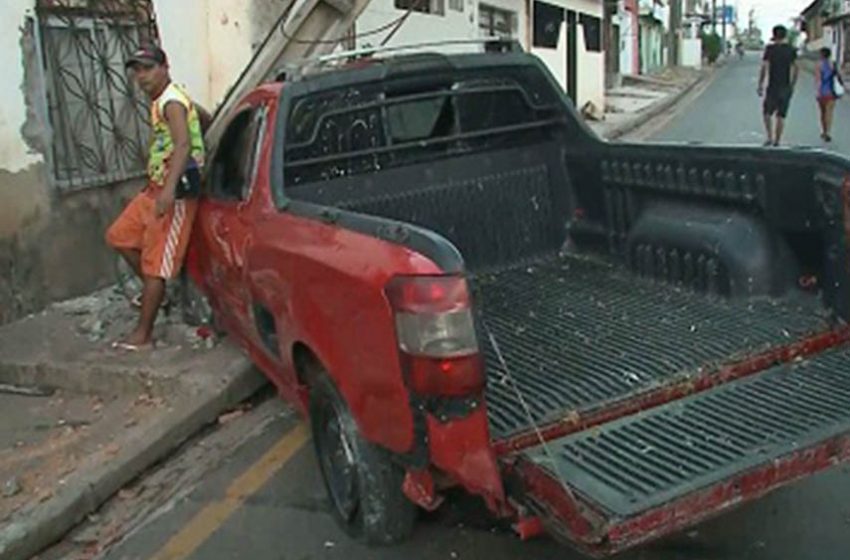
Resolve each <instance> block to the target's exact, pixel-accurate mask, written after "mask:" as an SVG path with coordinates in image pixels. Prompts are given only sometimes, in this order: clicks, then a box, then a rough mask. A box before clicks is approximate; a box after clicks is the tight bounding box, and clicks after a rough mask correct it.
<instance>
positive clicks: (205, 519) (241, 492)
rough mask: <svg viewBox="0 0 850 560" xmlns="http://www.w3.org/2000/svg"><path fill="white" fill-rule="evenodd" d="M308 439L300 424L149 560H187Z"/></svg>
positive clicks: (304, 428)
mask: <svg viewBox="0 0 850 560" xmlns="http://www.w3.org/2000/svg"><path fill="white" fill-rule="evenodd" d="M309 437H310V434H309V430H308V429H307V427H306V425H304V424H303V423H302V424H299V425H298V426H296V427H295V428H293V429H292V430H290V431H289V432H288V433H287V434H286V435H285V436H283V437H282V438H281V439H280V441H278V442H277V443H276V444H274V446H273V447H272V448H271V449H269V450H268V451H267V452H266V453H265V454H264V455H263V456H262V457H260V459H259V460H258V461H257V462H256V463H254V464H253V465H251V466H250V467H249V468H248V470H246V471H245V472H243V473H242V474H241V475H239V477H238V478H236V479H235V480H234V481H233V482H231V483H230V486H228V487H227V491H226V492H225V494H224V498H222V499H221V500H219V501H216V502H213V503H211V504H208V505H207V506H205V507H204V509H202V510H201V511H199V512H198V513H197V514H196V515H195V517H193V518H192V519H191V520H190V521H189V523H187V524H186V525H184V526H183V528H182V529H181V530H180V532H179V533H177V534H176V535H174V536H173V537H171V539H169V541H168V542H167V543H165V546H163V547H162V548H161V549H159V552H157V553H156V554H154V555H153V556H152V557H151V560H182V559H184V558H188V557H189V556H190V555H191V554H192V553H193V552H195V550H197V549H198V547H199V546H201V545H202V544H203V543H204V542H205V541H206V540H207V539H208V538H210V536H211V535H212V534H213V533H214V532H215V531H216V530H217V529H218V528H219V527H221V526H222V525H223V524H224V522H225V521H227V518H228V517H230V516H231V515H232V514H233V512H235V511H236V510H237V509H239V507H240V506H241V505H242V503H243V502H244V501H245V499H246V498H248V497H249V496H251V495H252V494H254V493H256V492H257V491H258V490H260V488H262V487H263V485H264V484H265V483H266V482H268V481H269V479H270V478H271V477H272V476H274V474H275V473H276V472H277V471H278V470H280V468H281V467H283V465H285V464H286V463H287V461H289V460H290V459H291V458H292V456H293V455H295V453H297V452H298V450H299V449H301V447H302V446H303V445H304V443H305V442H306V441H307V440H308V439H309Z"/></svg>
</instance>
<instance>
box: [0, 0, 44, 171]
mask: <svg viewBox="0 0 850 560" xmlns="http://www.w3.org/2000/svg"><path fill="white" fill-rule="evenodd" d="M32 5H33V2H32V0H3V1H2V2H0V57H2V60H3V63H4V64H3V79H2V80H0V170H5V171H11V172H13V173H14V172H18V171H21V170H22V169H26V168H27V167H29V166H30V165H32V164H34V163H38V162H41V161H42V160H43V158H42V156H41V155H40V154H36V153H31V152H30V150H29V148H28V147H27V145H26V143H25V142H24V140H23V138H22V137H21V125H23V124H24V121H25V120H26V117H27V107H26V103H25V101H24V94H23V91H22V89H21V87H22V84H23V81H24V65H23V63H22V53H21V46H20V40H21V31H20V28H22V27H23V26H24V18H25V16H26V15H27V13H28V11H29V9H30V8H31V7H32Z"/></svg>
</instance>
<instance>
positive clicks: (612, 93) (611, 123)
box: [586, 65, 720, 140]
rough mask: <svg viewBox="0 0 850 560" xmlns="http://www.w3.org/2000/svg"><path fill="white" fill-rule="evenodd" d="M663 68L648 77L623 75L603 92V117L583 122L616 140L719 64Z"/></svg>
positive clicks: (659, 111)
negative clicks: (617, 84)
mask: <svg viewBox="0 0 850 560" xmlns="http://www.w3.org/2000/svg"><path fill="white" fill-rule="evenodd" d="M719 66H720V65H718V66H715V67H708V68H704V69H702V70H695V69H691V68H674V69H670V68H667V69H665V70H664V71H663V72H661V73H659V74H655V75H652V76H624V77H623V85H622V86H620V87H618V88H615V89H611V90H608V91H607V92H606V94H605V97H606V101H605V119H604V120H602V121H592V120H588V121H586V122H587V124H588V125H589V126H590V128H592V129H593V130H594V131H595V132H596V133H597V134H599V136H601V137H602V138H605V139H606V140H616V139H618V138H620V137H622V136H624V135H625V134H628V133H629V132H632V131H633V130H635V129H637V128H639V127H641V126H643V125H644V124H646V123H647V122H648V121H650V120H651V119H653V118H655V117H657V116H659V115H661V114H662V113H664V112H666V111H668V110H669V109H671V108H672V107H673V106H674V105H675V104H676V103H678V102H679V101H680V100H681V99H682V98H683V97H684V96H685V95H687V94H688V93H689V92H690V91H691V90H692V89H693V88H694V87H696V85H697V84H699V83H701V82H702V81H703V80H706V79H708V78H709V77H710V76H711V75H712V74H713V73H714V72H715V71H716V69H717V68H718V67H719Z"/></svg>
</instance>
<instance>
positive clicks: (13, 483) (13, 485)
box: [3, 476, 21, 498]
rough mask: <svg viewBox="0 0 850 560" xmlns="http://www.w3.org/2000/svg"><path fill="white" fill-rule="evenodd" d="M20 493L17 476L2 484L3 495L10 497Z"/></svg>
mask: <svg viewBox="0 0 850 560" xmlns="http://www.w3.org/2000/svg"><path fill="white" fill-rule="evenodd" d="M20 493H21V483H20V482H19V481H18V477H17V476H13V477H12V478H10V479H9V480H7V481H6V482H5V483H4V484H3V497H4V498H11V497H12V496H16V495H18V494H20Z"/></svg>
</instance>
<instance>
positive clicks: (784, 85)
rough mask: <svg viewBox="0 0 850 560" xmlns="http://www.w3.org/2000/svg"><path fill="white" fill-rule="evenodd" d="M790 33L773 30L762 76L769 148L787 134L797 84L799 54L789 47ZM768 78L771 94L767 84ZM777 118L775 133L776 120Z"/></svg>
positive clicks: (777, 29) (760, 86)
mask: <svg viewBox="0 0 850 560" xmlns="http://www.w3.org/2000/svg"><path fill="white" fill-rule="evenodd" d="M787 39H788V30H787V29H786V28H785V27H784V26H782V25H777V26H776V27H774V28H773V41H772V42H771V44H770V45H768V46H767V48H766V49H765V51H764V57H763V59H762V65H761V74H760V75H759V88H758V94H759V97H761V96H762V95H764V126H765V130H766V131H767V141H766V142H765V143H764V145H765V146H778V145H779V142H780V141H781V140H782V132H783V131H784V130H785V117H787V116H788V106H789V105H790V104H791V96H792V95H793V93H794V86H795V85H796V84H797V75H798V73H799V69H798V68H797V50H796V49H795V48H794V47H792V46H791V45H789V44H788V43H787ZM765 78H767V91H766V92H765V89H764V80H765ZM774 115H775V116H776V130H775V133H774V127H773V117H774Z"/></svg>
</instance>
